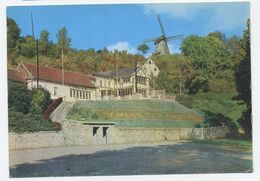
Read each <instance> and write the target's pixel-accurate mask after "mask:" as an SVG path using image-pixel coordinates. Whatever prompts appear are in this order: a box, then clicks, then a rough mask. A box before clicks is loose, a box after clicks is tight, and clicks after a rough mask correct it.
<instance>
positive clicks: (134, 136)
mask: <svg viewBox="0 0 260 181" xmlns="http://www.w3.org/2000/svg"><path fill="white" fill-rule="evenodd" d="M95 128H98V129H97V130H96V131H95V132H94V129H95ZM104 128H107V129H106V134H105V135H106V136H104V130H103V129H104ZM228 133H229V128H228V127H211V128H179V129H178V128H118V127H115V126H114V125H103V124H100V123H96V124H93V123H91V124H88V123H82V122H78V121H68V120H64V121H63V125H62V131H59V132H55V131H42V132H37V133H22V134H18V133H9V148H10V149H28V148H30V149H32V148H40V147H55V146H65V145H92V144H128V143H129V144H131V143H151V142H160V141H174V140H189V139H214V138H223V137H225V136H226V135H227V134H228Z"/></svg>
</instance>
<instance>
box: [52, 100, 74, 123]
mask: <svg viewBox="0 0 260 181" xmlns="http://www.w3.org/2000/svg"><path fill="white" fill-rule="evenodd" d="M74 103H75V102H62V103H61V104H60V105H59V106H58V107H57V108H56V109H55V110H54V111H53V112H52V113H51V115H50V119H51V120H52V121H53V122H57V123H62V122H63V120H64V119H65V118H66V115H67V113H68V112H69V111H70V109H71V108H72V107H73V105H74Z"/></svg>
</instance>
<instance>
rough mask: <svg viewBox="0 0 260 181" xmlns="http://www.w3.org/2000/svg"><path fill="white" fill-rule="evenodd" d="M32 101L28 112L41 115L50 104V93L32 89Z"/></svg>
mask: <svg viewBox="0 0 260 181" xmlns="http://www.w3.org/2000/svg"><path fill="white" fill-rule="evenodd" d="M31 94H32V100H31V108H30V112H31V113H33V114H40V113H42V112H43V111H44V110H45V109H46V107H47V106H48V104H49V102H50V93H49V92H48V91H46V90H45V89H42V88H40V89H32V92H31Z"/></svg>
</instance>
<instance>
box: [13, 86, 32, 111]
mask: <svg viewBox="0 0 260 181" xmlns="http://www.w3.org/2000/svg"><path fill="white" fill-rule="evenodd" d="M30 102H31V93H30V91H29V90H28V89H27V87H26V86H25V85H22V84H20V83H16V82H12V81H8V109H9V110H13V111H18V112H22V113H23V114H27V113H28V112H29V109H30Z"/></svg>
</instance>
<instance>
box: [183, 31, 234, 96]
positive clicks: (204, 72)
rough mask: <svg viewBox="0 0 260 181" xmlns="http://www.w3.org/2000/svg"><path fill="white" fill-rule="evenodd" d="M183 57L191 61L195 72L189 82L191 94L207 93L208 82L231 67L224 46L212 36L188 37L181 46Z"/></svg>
mask: <svg viewBox="0 0 260 181" xmlns="http://www.w3.org/2000/svg"><path fill="white" fill-rule="evenodd" d="M181 50H182V53H183V55H184V56H187V57H189V58H190V59H191V60H192V65H193V67H194V69H195V70H196V73H195V76H194V77H193V79H192V81H191V82H190V86H191V92H192V93H196V92H198V91H199V90H201V91H202V92H207V91H208V90H209V89H208V84H209V80H210V79H212V78H214V76H215V74H216V73H217V72H219V71H222V70H225V69H228V68H230V67H231V59H230V55H229V52H228V50H227V46H226V44H225V43H224V42H223V41H221V40H220V39H219V38H216V37H214V36H211V35H210V36H206V37H199V36H194V35H192V36H189V37H187V38H186V39H185V40H184V41H183V43H182V44H181Z"/></svg>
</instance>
